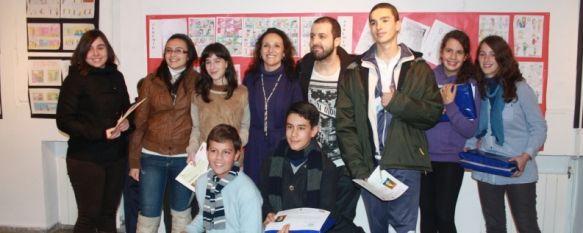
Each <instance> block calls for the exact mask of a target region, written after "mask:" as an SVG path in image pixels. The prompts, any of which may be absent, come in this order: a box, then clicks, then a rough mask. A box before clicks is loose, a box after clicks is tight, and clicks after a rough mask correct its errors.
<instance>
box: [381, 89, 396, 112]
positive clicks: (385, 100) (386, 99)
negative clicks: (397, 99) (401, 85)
mask: <svg viewBox="0 0 583 233" xmlns="http://www.w3.org/2000/svg"><path fill="white" fill-rule="evenodd" d="M394 94H395V86H394V85H391V86H390V87H389V92H383V95H382V96H381V104H382V105H383V107H387V105H389V103H390V102H391V100H392V99H393V95H394Z"/></svg>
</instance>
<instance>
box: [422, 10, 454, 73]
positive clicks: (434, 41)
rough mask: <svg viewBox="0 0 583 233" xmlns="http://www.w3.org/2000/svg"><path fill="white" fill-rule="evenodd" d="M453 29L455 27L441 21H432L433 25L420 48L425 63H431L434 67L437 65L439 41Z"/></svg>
mask: <svg viewBox="0 0 583 233" xmlns="http://www.w3.org/2000/svg"><path fill="white" fill-rule="evenodd" d="M455 29H456V28H455V27H453V26H451V25H448V24H446V23H444V22H442V21H439V20H435V21H433V25H432V26H431V29H430V30H429V34H428V35H427V38H426V39H425V41H423V46H422V47H421V52H422V53H423V58H425V60H426V61H428V62H431V63H433V64H434V65H438V64H439V46H440V45H441V40H442V39H443V36H445V34H447V33H448V32H450V31H452V30H455Z"/></svg>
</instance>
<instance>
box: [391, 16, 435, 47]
mask: <svg viewBox="0 0 583 233" xmlns="http://www.w3.org/2000/svg"><path fill="white" fill-rule="evenodd" d="M401 22H402V23H401V31H400V32H399V37H398V38H397V39H398V41H399V43H403V44H405V45H407V47H409V48H411V49H412V50H415V51H421V47H422V46H423V41H425V38H427V35H429V33H428V32H429V26H427V25H425V24H422V23H420V22H417V21H414V20H412V19H409V18H407V17H404V18H403V20H402V21H401Z"/></svg>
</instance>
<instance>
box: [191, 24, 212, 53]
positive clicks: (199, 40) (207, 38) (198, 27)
mask: <svg viewBox="0 0 583 233" xmlns="http://www.w3.org/2000/svg"><path fill="white" fill-rule="evenodd" d="M215 25H216V22H215V18H214V17H208V18H188V36H189V37H190V39H191V40H192V42H194V47H195V48H196V52H197V53H198V56H199V57H200V56H201V54H202V50H203V49H204V48H205V47H206V46H207V45H209V44H212V43H215V35H216V34H215V28H216V27H215Z"/></svg>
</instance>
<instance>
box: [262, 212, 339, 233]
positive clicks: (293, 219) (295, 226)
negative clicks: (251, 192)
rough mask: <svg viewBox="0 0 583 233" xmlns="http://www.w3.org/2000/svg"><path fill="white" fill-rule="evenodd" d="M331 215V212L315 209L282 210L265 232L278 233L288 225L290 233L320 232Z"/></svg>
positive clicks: (266, 227)
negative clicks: (303, 232) (299, 232)
mask: <svg viewBox="0 0 583 233" xmlns="http://www.w3.org/2000/svg"><path fill="white" fill-rule="evenodd" d="M329 215H330V212H329V211H326V210H322V209H315V208H296V209H289V210H282V211H279V212H277V214H276V215H275V221H273V222H270V223H269V224H267V226H265V232H277V231H278V230H281V228H283V226H284V225H286V224H289V230H290V231H299V230H311V231H315V232H319V231H320V229H322V226H323V225H324V223H325V222H326V219H327V218H328V216H329Z"/></svg>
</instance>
